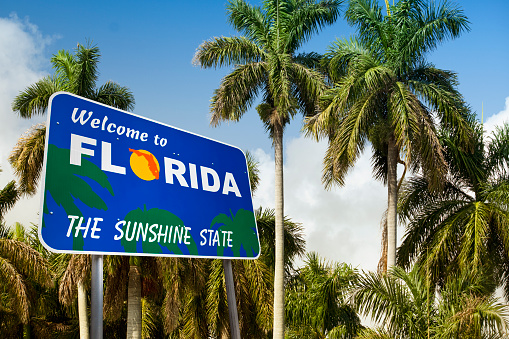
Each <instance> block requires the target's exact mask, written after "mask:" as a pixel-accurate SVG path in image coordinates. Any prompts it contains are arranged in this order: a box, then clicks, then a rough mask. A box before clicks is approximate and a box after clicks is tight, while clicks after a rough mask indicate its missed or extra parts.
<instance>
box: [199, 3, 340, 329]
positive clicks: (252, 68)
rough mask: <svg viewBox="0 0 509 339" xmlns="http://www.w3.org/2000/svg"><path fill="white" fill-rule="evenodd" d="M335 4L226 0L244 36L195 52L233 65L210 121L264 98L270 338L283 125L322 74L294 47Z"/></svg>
mask: <svg viewBox="0 0 509 339" xmlns="http://www.w3.org/2000/svg"><path fill="white" fill-rule="evenodd" d="M339 4H340V1H339V0H320V1H304V0H275V1H274V0H264V1H263V6H262V7H255V6H251V5H249V4H247V3H246V2H245V1H243V0H230V1H229V2H228V5H227V10H228V15H229V18H228V19H229V22H230V23H231V24H232V25H233V27H234V28H235V29H236V30H237V31H239V32H240V33H242V34H244V36H239V37H220V38H214V39H212V40H209V41H206V42H204V43H203V44H202V45H200V46H199V47H198V50H197V52H196V55H195V62H196V63H197V64H199V65H200V66H202V67H204V68H209V67H223V66H233V67H234V69H233V71H232V72H231V73H230V74H228V75H227V76H226V77H224V78H223V80H222V81H221V84H220V86H219V88H218V89H217V90H216V91H215V93H214V96H213V98H212V104H211V112H212V118H211V124H212V125H214V126H216V125H218V124H219V123H220V122H221V121H238V120H239V119H240V118H241V117H242V116H243V114H244V113H246V111H247V110H248V109H249V108H250V107H251V105H252V103H253V102H254V100H255V99H256V97H257V96H258V94H259V93H261V94H262V97H263V103H262V104H260V105H259V106H258V107H257V109H258V113H259V114H260V116H261V118H262V120H263V121H264V122H265V123H266V124H267V125H269V126H270V130H269V132H270V137H271V138H272V142H273V147H274V155H275V163H276V179H275V180H276V182H275V186H276V187H275V194H276V199H275V201H276V272H275V284H274V338H283V336H284V287H283V285H284V262H283V257H284V248H283V219H284V211H283V130H284V127H285V126H286V124H288V123H289V122H290V119H291V118H292V117H293V116H294V115H295V114H296V113H297V112H298V111H299V110H300V111H302V112H303V113H304V114H311V113H312V112H313V111H314V108H315V105H314V100H315V98H316V97H317V96H318V95H319V94H320V93H321V92H322V91H323V90H324V88H325V85H324V81H323V77H322V75H320V73H318V72H317V71H315V70H313V69H310V68H308V67H306V66H305V65H304V64H303V63H302V62H301V60H302V59H304V58H303V57H302V56H298V55H296V52H297V50H298V49H299V48H300V47H301V46H302V44H303V43H304V42H306V41H307V40H308V39H309V38H310V37H311V35H312V34H314V33H317V32H318V31H319V30H320V29H321V28H322V27H323V26H325V25H328V24H331V23H333V22H334V21H335V19H336V18H337V17H338V9H339Z"/></svg>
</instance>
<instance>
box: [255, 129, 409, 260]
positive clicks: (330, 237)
mask: <svg viewBox="0 0 509 339" xmlns="http://www.w3.org/2000/svg"><path fill="white" fill-rule="evenodd" d="M325 148H326V144H325V143H323V142H322V143H316V142H314V141H312V140H310V139H306V138H304V137H299V138H296V139H292V140H290V141H289V142H288V143H287V145H286V153H285V156H286V159H285V167H284V176H285V177H284V186H285V214H286V215H288V216H289V217H290V218H292V220H294V221H297V222H300V223H302V224H303V226H304V229H305V235H306V241H307V250H308V251H316V252H318V253H319V254H320V255H321V256H322V257H325V258H327V259H328V260H334V261H342V262H346V263H349V264H352V265H353V266H354V267H359V268H361V269H365V270H374V269H376V265H377V263H378V259H379V256H380V226H379V224H380V218H381V216H382V213H383V211H384V210H385V209H386V201H387V198H386V194H387V193H386V189H385V188H384V187H383V185H382V184H381V183H379V182H376V181H375V180H374V179H373V178H372V174H371V164H370V152H369V151H368V150H367V151H366V152H365V154H364V155H362V156H361V157H360V158H359V160H358V162H357V163H356V165H355V167H354V169H353V170H352V172H351V173H349V175H348V176H347V178H346V185H345V186H344V187H341V188H333V189H332V190H330V191H326V190H325V189H324V188H323V185H322V183H321V173H322V160H323V155H324V152H325ZM253 153H254V155H255V157H256V158H257V160H258V161H259V162H260V177H261V181H260V186H259V189H258V191H257V192H256V193H255V197H254V203H255V206H263V207H272V208H273V206H274V159H273V156H271V155H268V154H266V153H265V152H264V151H263V150H261V149H258V150H256V151H255V152H253ZM400 232H402V231H400Z"/></svg>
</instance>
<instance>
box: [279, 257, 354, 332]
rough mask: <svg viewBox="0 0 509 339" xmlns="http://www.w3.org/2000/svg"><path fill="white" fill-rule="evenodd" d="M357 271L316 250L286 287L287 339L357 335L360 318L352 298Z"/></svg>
mask: <svg viewBox="0 0 509 339" xmlns="http://www.w3.org/2000/svg"><path fill="white" fill-rule="evenodd" d="M356 280H357V272H356V270H355V269H352V268H351V267H350V266H348V265H346V264H339V263H327V262H325V261H324V260H323V259H321V258H320V257H319V256H318V255H317V254H316V253H313V252H312V253H308V254H307V255H306V260H305V266H304V267H302V268H300V269H299V270H298V271H297V272H296V273H295V274H294V275H293V276H292V277H291V278H290V280H289V283H288V287H287V290H286V297H285V300H286V303H285V310H286V317H287V321H288V324H287V334H286V336H285V337H286V338H303V337H306V338H310V339H313V338H315V339H325V338H338V339H339V338H345V339H346V338H354V337H355V335H356V333H357V331H358V330H359V329H360V328H361V324H360V319H359V317H358V316H357V314H356V312H355V310H354V309H353V308H352V305H350V303H349V301H348V295H349V292H350V290H351V288H352V286H353V283H354V282H355V281H356Z"/></svg>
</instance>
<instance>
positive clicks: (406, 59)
mask: <svg viewBox="0 0 509 339" xmlns="http://www.w3.org/2000/svg"><path fill="white" fill-rule="evenodd" d="M386 4H387V6H388V7H387V15H385V16H384V15H383V14H382V8H381V7H380V6H379V5H378V1H376V0H352V1H350V4H349V7H348V9H347V11H346V13H345V16H346V19H347V20H348V22H349V23H350V24H351V25H353V26H355V27H357V30H358V36H357V38H352V39H351V40H346V39H343V40H338V41H336V42H335V43H334V44H333V45H332V46H331V47H330V49H329V51H328V53H327V54H326V58H325V63H326V64H327V70H328V74H329V77H330V80H331V81H332V82H334V84H335V86H334V88H332V89H331V90H329V91H328V92H327V93H326V94H325V95H324V96H323V97H322V101H321V107H322V111H321V112H320V114H318V115H316V116H314V117H313V118H310V119H309V120H308V121H307V124H306V128H307V131H308V133H309V134H312V135H314V136H315V137H317V138H320V137H327V138H328V139H329V147H328V149H327V152H326V155H325V159H324V170H323V181H324V183H325V186H326V187H327V188H329V187H330V186H331V185H332V184H338V185H340V186H342V185H343V184H344V179H345V176H346V174H347V173H348V171H349V170H350V169H351V168H352V167H353V166H354V164H355V161H356V160H357V159H358V157H359V155H360V154H361V153H362V151H363V150H364V147H365V146H366V143H367V142H368V141H369V142H370V143H371V146H372V148H373V173H374V176H375V178H377V179H379V180H381V181H383V182H384V184H387V190H388V210H387V224H388V246H389V247H388V266H389V267H390V266H393V265H395V264H396V241H397V234H396V221H397V220H396V205H397V195H398V188H397V165H398V163H401V164H404V165H405V166H406V167H409V168H410V169H413V170H417V169H420V170H422V171H423V173H424V174H425V176H426V177H427V178H429V181H430V183H432V184H434V185H435V186H439V184H440V182H441V179H442V178H443V177H444V175H445V172H446V168H447V167H446V163H445V159H444V156H443V151H442V149H441V147H440V143H439V142H438V137H437V135H436V126H435V125H436V121H439V122H440V123H442V124H443V125H444V126H446V127H448V128H451V129H454V130H457V131H458V132H459V133H460V135H461V136H462V137H463V138H464V139H465V140H466V139H468V134H469V129H468V126H467V125H466V123H465V122H464V119H463V116H464V114H465V112H466V109H465V107H464V103H463V100H462V97H461V95H460V94H459V93H458V92H457V91H456V89H455V86H456V85H457V80H456V75H455V74H454V73H453V72H450V71H445V70H441V69H437V68H435V67H434V66H433V65H432V64H430V63H427V62H426V60H425V56H426V54H427V53H428V52H430V51H432V50H434V49H435V48H436V47H437V46H438V45H439V44H440V43H441V42H443V41H445V40H446V39H448V38H456V37H458V36H459V35H460V33H462V32H463V31H465V30H468V21H467V19H466V17H465V16H464V14H463V11H462V10H461V9H459V8H458V7H456V6H455V5H453V4H451V3H450V2H448V1H444V2H429V1H424V0H401V1H399V2H398V3H397V4H396V5H395V6H389V5H388V3H387V2H386Z"/></svg>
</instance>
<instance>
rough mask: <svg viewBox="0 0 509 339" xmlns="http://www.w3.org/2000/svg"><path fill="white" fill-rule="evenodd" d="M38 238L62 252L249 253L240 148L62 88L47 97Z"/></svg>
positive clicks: (254, 245)
mask: <svg viewBox="0 0 509 339" xmlns="http://www.w3.org/2000/svg"><path fill="white" fill-rule="evenodd" d="M43 178H44V186H43V192H44V193H43V198H42V211H41V223H40V227H39V237H40V239H41V242H42V243H43V244H44V245H45V246H46V247H47V248H48V249H50V250H52V251H56V252H66V253H90V254H125V255H160V256H184V257H205V258H257V257H258V256H259V254H260V243H259V239H258V231H257V227H256V221H255V216H254V210H253V203H252V199H251V189H250V185H249V177H248V170H247V163H246V158H245V155H244V153H243V152H242V151H241V150H240V149H238V148H236V147H233V146H229V145H226V144H224V143H221V142H218V141H214V140H211V139H208V138H205V137H202V136H199V135H196V134H193V133H190V132H186V131H183V130H181V129H178V128H175V127H171V126H168V125H165V124H162V123H159V122H155V121H152V120H150V119H146V118H143V117H140V116H137V115H135V114H132V113H128V112H124V111H121V110H118V109H115V108H112V107H109V106H105V105H102V104H99V103H97V102H93V101H91V100H88V99H85V98H81V97H78V96H76V95H73V94H69V93H64V92H60V93H56V94H54V95H53V96H52V97H51V99H50V108H49V112H48V123H47V132H46V149H45V154H44V172H43Z"/></svg>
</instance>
